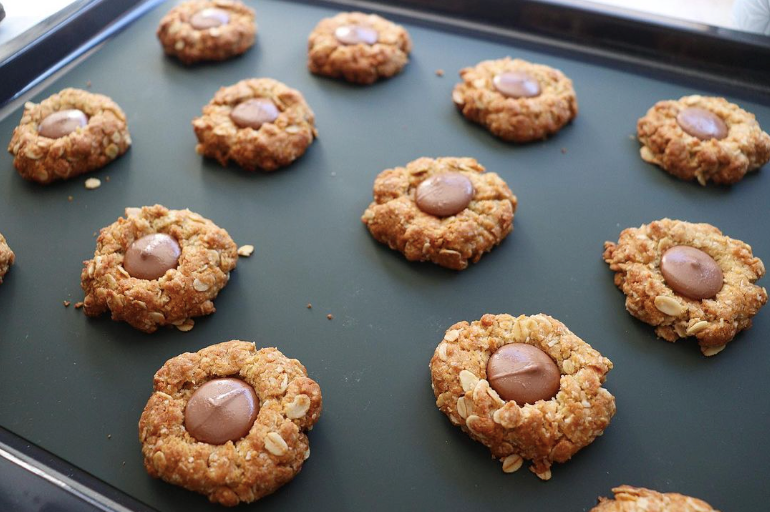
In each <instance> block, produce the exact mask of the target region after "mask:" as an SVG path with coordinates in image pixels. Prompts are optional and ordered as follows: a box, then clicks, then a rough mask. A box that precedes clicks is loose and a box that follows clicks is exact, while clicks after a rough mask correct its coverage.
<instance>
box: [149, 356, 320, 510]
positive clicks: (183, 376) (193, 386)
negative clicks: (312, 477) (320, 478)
mask: <svg viewBox="0 0 770 512" xmlns="http://www.w3.org/2000/svg"><path fill="white" fill-rule="evenodd" d="M321 409H322V399H321V388H320V387H319V386H318V384H317V383H316V382H315V381H314V380H312V379H310V378H308V376H307V370H305V367H304V366H302V364H301V363H300V362H299V361H297V360H296V359H289V358H288V357H286V356H284V355H283V354H282V353H281V352H279V351H278V350H277V349H275V348H262V349H259V350H257V348H256V346H255V345H254V344H253V343H249V342H245V341H228V342H225V343H220V344H218V345H212V346H210V347H206V348H204V349H202V350H200V351H198V352H196V353H185V354H182V355H179V356H177V357H174V358H172V359H170V360H168V361H167V362H166V364H164V365H163V367H162V368H161V369H160V370H158V372H157V373H156V374H155V383H154V391H153V394H152V396H151V397H150V399H149V400H148V402H147V405H146V406H145V408H144V412H142V416H141V419H140V420H139V441H140V442H141V443H142V454H143V455H144V466H145V468H146V469H147V472H148V473H149V474H150V475H151V476H153V477H155V478H161V479H163V480H165V481H166V482H169V483H173V484H176V485H180V486H182V487H184V488H185V489H189V490H191V491H195V492H198V493H201V494H204V495H206V496H208V498H209V500H210V501H212V502H214V503H219V504H221V505H225V506H234V505H237V504H238V503H249V502H252V501H255V500H258V499H260V498H262V497H263V496H266V495H268V494H270V493H272V492H274V491H275V490H276V489H278V488H279V487H281V486H282V485H284V484H286V483H288V482H289V481H290V480H291V479H292V478H294V477H295V476H296V474H297V473H299V471H300V470H301V469H302V464H303V463H304V462H305V461H306V460H307V459H308V457H310V444H309V441H308V438H307V435H306V434H305V432H306V431H308V430H310V429H312V428H313V425H315V423H316V422H317V421H318V418H319V417H320V415H321Z"/></svg>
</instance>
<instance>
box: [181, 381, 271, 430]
mask: <svg viewBox="0 0 770 512" xmlns="http://www.w3.org/2000/svg"><path fill="white" fill-rule="evenodd" d="M258 412H259V399H258V398H257V394H256V393H255V392H254V388H252V387H251V386H250V385H249V384H247V383H245V382H244V381H242V380H240V379H234V378H225V379H214V380H210V381H208V382H207V383H205V384H204V385H202V386H201V387H199V388H198V389H197V390H196V391H195V393H193V395H192V396H191V397H190V400H189V401H188V402H187V407H186V408H185V410H184V427H185V428H186V429H187V432H189V434H190V435H191V436H193V437H194V438H195V439H196V440H198V441H200V442H202V443H210V444H224V443H226V442H227V441H237V440H238V439H240V438H242V437H243V436H245V435H246V434H248V433H249V430H251V426H252V425H253V424H254V420H256V419H257V413H258Z"/></svg>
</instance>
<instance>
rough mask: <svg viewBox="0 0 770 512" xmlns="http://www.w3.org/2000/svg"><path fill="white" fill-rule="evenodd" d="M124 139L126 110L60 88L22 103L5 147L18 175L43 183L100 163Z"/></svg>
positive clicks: (123, 146)
mask: <svg viewBox="0 0 770 512" xmlns="http://www.w3.org/2000/svg"><path fill="white" fill-rule="evenodd" d="M130 145H131V136H130V135H129V133H128V126H127V124H126V115H125V114H124V113H123V111H122V110H121V109H120V107H119V106H118V105H117V104H116V103H115V102H114V101H112V100H111V99H110V98H108V97H107V96H103V95H101V94H93V93H90V92H87V91H83V90H80V89H64V90H63V91H61V92H59V93H57V94H54V95H53V96H50V97H49V98H46V99H44V100H43V101H41V102H40V103H37V104H35V103H32V102H31V101H30V102H27V103H26V104H25V105H24V114H23V115H22V118H21V123H20V124H19V126H17V127H16V128H15V129H14V130H13V136H12V137H11V142H10V144H8V151H9V152H10V153H11V154H12V155H13V157H14V158H13V165H14V167H16V170H17V171H19V174H21V176H22V178H24V179H27V180H32V181H36V182H38V183H42V184H48V183H51V182H52V181H56V180H66V179H68V178H73V177H75V176H78V175H80V174H83V173H86V172H91V171H94V170H96V169H99V168H101V167H104V166H105V165H107V164H108V163H110V162H111V161H113V160H114V159H116V158H117V157H118V156H120V155H122V154H123V153H125V152H126V150H128V147H129V146H130Z"/></svg>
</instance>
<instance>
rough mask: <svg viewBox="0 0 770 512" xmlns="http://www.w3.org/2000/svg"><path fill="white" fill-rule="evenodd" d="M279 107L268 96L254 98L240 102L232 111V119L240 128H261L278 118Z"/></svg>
mask: <svg viewBox="0 0 770 512" xmlns="http://www.w3.org/2000/svg"><path fill="white" fill-rule="evenodd" d="M279 114H280V112H279V111H278V107H276V106H275V103H273V102H272V101H270V100H269V99H267V98H254V99H251V100H246V101H244V102H242V103H238V105H236V106H235V108H234V109H233V110H232V112H230V119H232V120H233V122H234V123H235V124H236V125H238V126H239V127H240V128H253V129H255V130H259V128H260V126H262V125H263V124H265V123H272V122H273V121H275V120H276V119H278V115H279Z"/></svg>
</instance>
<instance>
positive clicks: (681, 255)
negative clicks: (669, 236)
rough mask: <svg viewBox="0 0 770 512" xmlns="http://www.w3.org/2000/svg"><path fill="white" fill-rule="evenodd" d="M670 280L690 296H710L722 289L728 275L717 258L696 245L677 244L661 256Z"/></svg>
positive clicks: (666, 276)
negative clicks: (723, 272) (723, 271)
mask: <svg viewBox="0 0 770 512" xmlns="http://www.w3.org/2000/svg"><path fill="white" fill-rule="evenodd" d="M660 272H661V274H663V278H664V279H665V280H666V284H667V285H668V286H669V288H671V289H672V290H674V291H675V292H676V293H678V294H679V295H683V296H685V297H687V298H689V299H695V300H701V299H710V298H711V297H713V296H715V295H716V294H717V292H719V290H721V289H722V284H723V282H724V276H723V275H722V269H721V268H719V265H717V262H716V261H714V258H712V257H711V256H709V255H708V254H706V253H705V252H703V251H701V250H700V249H696V248H695V247H689V246H686V245H677V246H675V247H672V248H671V249H669V250H667V251H666V252H665V253H664V254H663V258H661V260H660Z"/></svg>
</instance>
